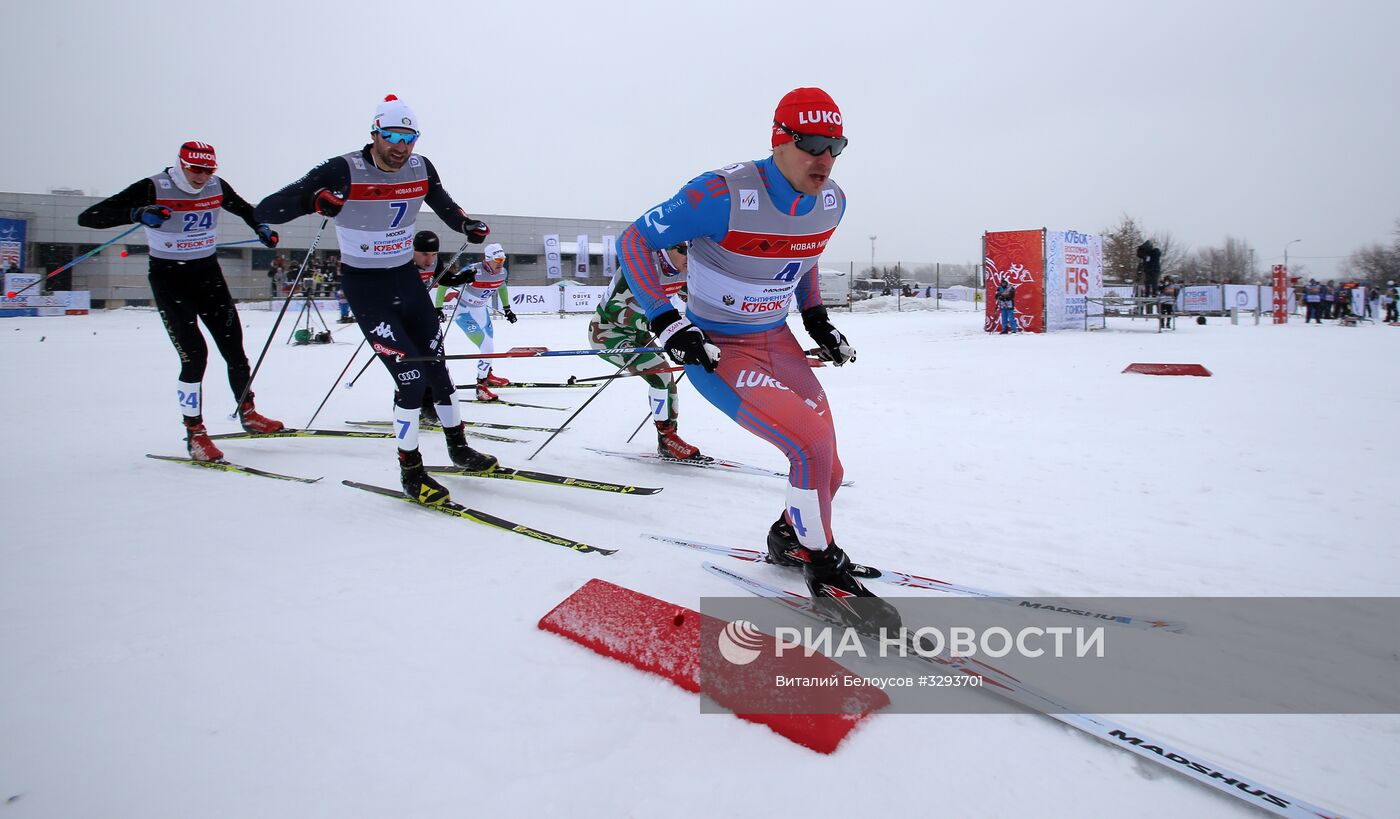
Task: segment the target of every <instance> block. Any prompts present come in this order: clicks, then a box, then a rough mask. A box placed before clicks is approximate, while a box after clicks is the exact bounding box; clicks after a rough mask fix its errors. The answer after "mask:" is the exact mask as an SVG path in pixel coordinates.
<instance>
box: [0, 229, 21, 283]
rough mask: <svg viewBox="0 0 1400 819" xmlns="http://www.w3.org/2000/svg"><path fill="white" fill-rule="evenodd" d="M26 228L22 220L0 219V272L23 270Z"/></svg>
mask: <svg viewBox="0 0 1400 819" xmlns="http://www.w3.org/2000/svg"><path fill="white" fill-rule="evenodd" d="M26 228H27V223H26V222H25V221H24V220H23V219H0V271H5V270H9V269H10V268H11V267H13V268H15V270H17V271H18V270H23V269H24V242H25V230H26Z"/></svg>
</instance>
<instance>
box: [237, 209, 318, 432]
mask: <svg viewBox="0 0 1400 819" xmlns="http://www.w3.org/2000/svg"><path fill="white" fill-rule="evenodd" d="M329 221H330V217H326V218H323V219H322V220H321V226H320V227H319V228H316V238H314V239H312V240H311V248H310V249H309V250H307V251H306V258H305V259H302V260H301V268H300V269H299V270H297V278H296V281H294V282H292V288H291V292H289V293H287V298H286V300H285V301H283V302H282V310H281V311H280V312H278V314H277V320H276V321H274V322H273V323H272V330H271V331H269V332H268V334H267V341H266V343H264V344H263V348H262V353H260V354H259V355H258V363H257V364H256V365H254V367H253V372H252V374H250V375H249V376H248V383H247V384H245V385H244V386H243V394H242V395H239V396H238V402H237V403H235V404H234V405H233V414H232V415H230V416H229V418H236V417H238V408H239V407H241V406H243V402H244V401H246V400H247V399H248V393H249V392H250V391H252V389H253V379H255V378H257V377H258V370H259V369H261V368H262V363H263V359H264V358H266V357H267V348H268V347H271V346H272V337H273V336H275V335H277V327H278V326H279V325H280V324H281V323H282V317H283V316H285V315H287V307H288V305H290V304H291V303H292V296H294V295H295V294H296V292H297V286H298V285H300V284H301V277H302V276H304V275H306V266H307V264H309V263H310V262H311V257H312V255H314V254H315V253H316V246H317V245H319V244H320V243H321V235H322V234H324V233H325V232H326V223H328V222H329Z"/></svg>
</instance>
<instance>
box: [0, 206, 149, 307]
mask: <svg viewBox="0 0 1400 819" xmlns="http://www.w3.org/2000/svg"><path fill="white" fill-rule="evenodd" d="M143 227H145V225H142V224H135V225H132V226H131V227H129V228H127V229H126V230H124V231H122V232H121V233H119V234H117V235H116V236H115V237H114V238H112V239H110V240H108V241H106V242H103V243H102V244H100V245H98V246H97V247H94V248H93V249H92V250H89V251H88V252H87V253H84V254H83V255H81V256H79V257H78V258H76V259H74V260H73V261H71V262H69V263H68V264H66V265H64V266H63V267H60V268H59V269H57V270H55V271H54V272H52V273H50V274H48V275H47V276H45V277H44V278H42V279H35V280H34V281H32V282H30V283H29V284H26V285H25V286H24V287H21V288H20V289H18V290H11V291H10V292H8V293H6V294H5V298H7V299H12V298H15V297H16V296H18V295H19V294H21V293H23V292H24V291H26V290H28V289H29V288H31V287H33V286H34V285H36V284H38V283H40V282H46V281H48V280H49V279H52V278H53V277H54V276H57V275H58V274H59V273H62V272H63V271H65V270H67V269H68V268H70V267H72V266H73V265H75V264H77V263H78V262H81V261H82V260H84V259H87V258H89V257H91V256H93V255H95V254H96V253H97V252H98V251H100V250H102V249H103V248H106V247H111V246H112V245H114V244H116V243H117V242H118V241H120V240H121V239H122V238H124V237H126V236H129V235H131V234H132V233H134V232H135V231H137V230H139V229H140V228H143Z"/></svg>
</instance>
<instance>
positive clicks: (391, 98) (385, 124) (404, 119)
mask: <svg viewBox="0 0 1400 819" xmlns="http://www.w3.org/2000/svg"><path fill="white" fill-rule="evenodd" d="M374 127H376V128H411V129H413V130H414V131H418V130H419V128H418V115H417V114H415V113H413V109H412V108H409V107H408V104H407V103H405V102H404V101H403V100H401V99H399V98H398V96H397V95H394V94H390V95H388V96H387V97H385V98H384V101H383V102H381V103H379V105H378V107H376V108H375V109H374Z"/></svg>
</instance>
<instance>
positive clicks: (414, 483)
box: [399, 449, 452, 506]
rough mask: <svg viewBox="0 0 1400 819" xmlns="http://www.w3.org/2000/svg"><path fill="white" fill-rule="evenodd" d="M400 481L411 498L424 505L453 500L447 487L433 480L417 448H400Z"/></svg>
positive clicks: (440, 503) (404, 491)
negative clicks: (424, 466)
mask: <svg viewBox="0 0 1400 819" xmlns="http://www.w3.org/2000/svg"><path fill="white" fill-rule="evenodd" d="M399 483H400V484H402V485H403V493H404V494H405V495H407V496H408V497H409V499H410V500H415V501H418V502H419V503H421V504H423V505H424V506H441V505H443V504H444V503H446V502H448V501H450V500H452V496H451V495H450V494H449V493H448V491H447V487H445V486H443V485H442V484H440V483H438V482H437V481H435V480H433V477H432V476H431V475H429V474H428V470H426V469H424V468H423V456H422V455H421V454H419V452H418V450H416V449H400V450H399Z"/></svg>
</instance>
